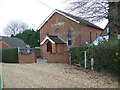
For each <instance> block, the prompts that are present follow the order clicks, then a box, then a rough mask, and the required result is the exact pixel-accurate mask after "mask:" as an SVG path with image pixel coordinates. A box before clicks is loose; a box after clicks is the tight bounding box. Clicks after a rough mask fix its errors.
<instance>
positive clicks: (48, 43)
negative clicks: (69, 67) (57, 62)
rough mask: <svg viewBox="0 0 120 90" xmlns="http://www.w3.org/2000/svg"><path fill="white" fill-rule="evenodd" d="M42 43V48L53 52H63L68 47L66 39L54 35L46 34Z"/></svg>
mask: <svg viewBox="0 0 120 90" xmlns="http://www.w3.org/2000/svg"><path fill="white" fill-rule="evenodd" d="M40 44H41V49H43V50H45V51H46V52H51V53H63V52H64V51H65V50H66V48H67V47H66V46H67V44H66V43H65V41H64V40H62V39H61V38H60V37H59V36H53V35H46V37H45V39H44V40H43V41H42V42H41V43H40ZM43 52H44V51H43Z"/></svg>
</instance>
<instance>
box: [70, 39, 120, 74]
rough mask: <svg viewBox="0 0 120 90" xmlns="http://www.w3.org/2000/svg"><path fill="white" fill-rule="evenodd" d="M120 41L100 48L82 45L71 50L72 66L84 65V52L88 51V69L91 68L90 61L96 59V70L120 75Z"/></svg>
mask: <svg viewBox="0 0 120 90" xmlns="http://www.w3.org/2000/svg"><path fill="white" fill-rule="evenodd" d="M118 44H120V40H110V41H105V42H102V43H100V44H99V45H98V46H94V45H81V46H79V47H75V48H72V49H70V51H71V62H72V64H75V63H80V65H81V66H83V65H84V51H85V50H86V51H87V68H90V59H91V58H94V70H96V71H107V72H109V73H112V74H117V75H118V74H120V48H118V46H119V45H118Z"/></svg>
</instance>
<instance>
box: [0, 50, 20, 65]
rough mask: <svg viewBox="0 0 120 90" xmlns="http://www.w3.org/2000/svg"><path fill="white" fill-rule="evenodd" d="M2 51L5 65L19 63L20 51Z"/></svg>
mask: <svg viewBox="0 0 120 90" xmlns="http://www.w3.org/2000/svg"><path fill="white" fill-rule="evenodd" d="M0 51H2V58H1V59H2V60H0V61H2V62H4V63H18V49H17V48H4V49H0Z"/></svg>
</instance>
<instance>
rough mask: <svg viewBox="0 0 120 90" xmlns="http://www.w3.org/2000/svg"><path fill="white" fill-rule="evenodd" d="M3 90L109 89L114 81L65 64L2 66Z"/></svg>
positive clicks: (114, 83) (114, 84) (113, 85)
mask: <svg viewBox="0 0 120 90" xmlns="http://www.w3.org/2000/svg"><path fill="white" fill-rule="evenodd" d="M2 70H3V71H2V73H3V80H4V88H83V87H84V88H94V87H96V88H100V87H103V88H111V87H118V83H117V81H115V80H112V79H110V77H107V76H106V75H101V74H99V73H93V72H91V71H90V72H86V71H85V70H82V69H81V70H77V69H75V68H73V67H72V66H70V65H66V64H52V63H44V64H41V63H38V64H2Z"/></svg>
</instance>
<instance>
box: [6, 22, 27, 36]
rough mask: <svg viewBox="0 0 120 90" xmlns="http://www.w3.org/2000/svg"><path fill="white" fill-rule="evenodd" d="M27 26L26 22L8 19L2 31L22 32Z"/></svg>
mask: <svg viewBox="0 0 120 90" xmlns="http://www.w3.org/2000/svg"><path fill="white" fill-rule="evenodd" d="M27 28H28V25H27V24H26V23H24V22H22V21H19V20H14V21H10V22H9V23H8V24H7V25H6V27H5V29H4V32H5V33H6V34H7V35H16V34H18V33H20V32H23V31H24V30H25V29H27Z"/></svg>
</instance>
